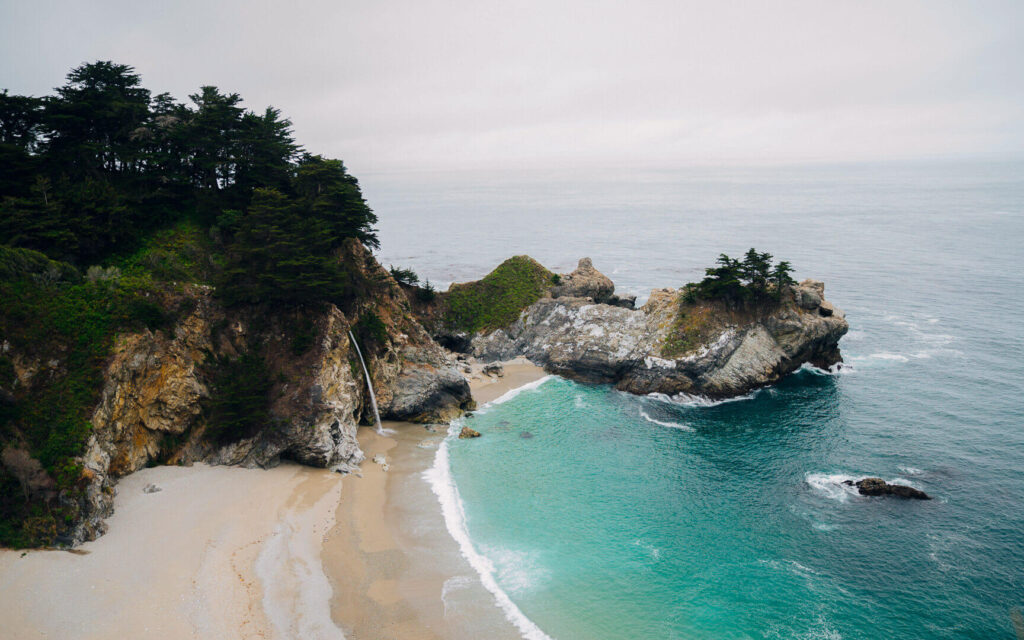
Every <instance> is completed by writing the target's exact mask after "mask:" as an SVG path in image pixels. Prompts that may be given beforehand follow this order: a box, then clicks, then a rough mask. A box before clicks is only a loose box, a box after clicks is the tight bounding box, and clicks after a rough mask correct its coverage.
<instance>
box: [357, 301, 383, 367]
mask: <svg viewBox="0 0 1024 640" xmlns="http://www.w3.org/2000/svg"><path fill="white" fill-rule="evenodd" d="M353 329H354V331H353V333H354V334H355V335H356V338H357V339H358V340H359V342H360V346H361V347H362V349H363V352H364V354H363V355H364V356H365V355H368V354H369V353H371V352H372V350H375V349H377V348H379V347H382V346H384V345H385V344H387V341H388V328H387V327H386V326H385V325H384V322H383V321H381V319H380V318H378V317H377V314H376V313H374V312H372V311H364V312H363V314H362V315H361V316H359V321H358V322H356V324H355V327H353Z"/></svg>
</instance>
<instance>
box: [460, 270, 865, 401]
mask: <svg viewBox="0 0 1024 640" xmlns="http://www.w3.org/2000/svg"><path fill="white" fill-rule="evenodd" d="M583 267H586V268H587V269H586V270H585V271H586V272H587V278H586V281H588V282H591V283H592V284H593V286H592V287H589V288H587V287H578V286H577V287H575V288H573V289H570V291H569V293H571V294H572V296H574V297H570V296H566V295H565V293H566V291H564V290H562V291H560V290H557V289H556V290H555V291H553V293H555V294H557V295H558V297H545V298H542V299H541V300H539V301H537V302H536V303H534V304H532V305H530V306H529V307H528V308H526V309H525V310H524V311H523V313H522V314H521V315H520V317H519V319H518V320H516V321H515V322H514V323H512V324H511V325H510V326H508V327H506V328H504V329H500V330H497V331H494V332H491V333H480V334H477V335H474V336H472V338H471V340H470V348H469V350H470V352H471V353H472V354H473V355H474V356H476V357H478V358H480V359H483V360H497V359H506V358H512V357H515V356H519V355H523V356H526V357H528V358H530V359H531V360H533V361H534V362H536V363H537V364H539V365H541V366H543V367H544V368H545V369H547V370H549V371H551V372H553V373H557V374H560V375H563V376H566V377H570V378H576V379H579V380H584V381H589V382H603V383H613V384H615V385H616V386H617V387H618V388H620V389H623V390H625V391H629V392H632V393H654V392H657V393H665V394H669V395H674V394H681V393H683V394H692V395H702V396H706V397H709V398H724V397H730V396H736V395H742V394H744V393H747V392H749V391H750V390H752V389H755V388H758V387H761V386H764V385H767V384H771V383H773V382H776V381H777V380H779V378H781V377H782V376H784V375H786V374H788V373H791V372H792V371H794V370H796V369H798V368H799V367H800V366H801V365H802V364H803V363H805V362H810V363H812V364H814V365H816V366H819V367H823V368H827V367H829V366H832V365H835V364H837V363H839V362H841V361H842V357H841V355H840V353H839V348H838V343H839V339H840V338H842V336H843V335H845V333H846V331H847V330H848V328H849V327H848V324H847V322H846V319H845V317H844V316H843V313H842V311H840V310H839V309H837V308H835V307H834V306H833V305H831V304H830V303H828V302H826V301H825V300H824V298H823V295H824V285H823V284H822V283H820V282H817V281H813V280H806V281H804V282H802V283H800V284H799V285H796V286H793V287H791V288H790V289H789V290H787V291H786V292H785V293H784V295H783V296H782V299H781V300H780V301H778V302H775V301H768V302H765V303H763V304H761V305H760V306H758V307H757V308H752V309H740V310H736V309H730V308H728V307H727V306H725V305H723V304H716V303H708V302H703V303H702V302H695V303H686V302H684V301H683V300H682V297H681V294H680V292H678V291H675V290H672V289H662V290H656V291H654V292H653V293H652V295H651V297H650V300H649V301H648V302H647V304H645V305H644V306H643V307H641V308H640V309H632V308H630V305H628V304H626V305H622V304H621V301H620V300H618V299H615V298H614V296H613V295H612V291H611V290H609V287H608V286H607V284H606V283H605V281H606V280H607V278H604V276H600V274H597V275H594V273H590V271H593V269H592V266H591V265H590V264H589V260H587V261H586V264H584V261H581V269H582V268H583ZM595 273H596V272H595ZM574 275H575V274H570V276H569V277H563V278H562V279H563V281H565V280H568V281H569V282H570V283H572V282H576V284H579V283H580V282H581V281H583V279H582V278H576V277H573V276H574ZM598 276H600V277H598ZM608 282H610V281H608ZM595 300H597V301H595ZM598 301H609V302H611V304H608V303H603V302H598Z"/></svg>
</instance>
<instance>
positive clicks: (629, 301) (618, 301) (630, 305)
mask: <svg viewBox="0 0 1024 640" xmlns="http://www.w3.org/2000/svg"><path fill="white" fill-rule="evenodd" d="M605 304H610V305H612V306H613V307H622V308H623V309H636V296H616V295H613V296H612V297H610V298H608V299H607V300H606V301H605Z"/></svg>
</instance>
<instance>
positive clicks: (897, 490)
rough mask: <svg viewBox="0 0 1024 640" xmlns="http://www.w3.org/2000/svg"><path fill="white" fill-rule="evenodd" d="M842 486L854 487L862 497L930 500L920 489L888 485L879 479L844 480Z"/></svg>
mask: <svg viewBox="0 0 1024 640" xmlns="http://www.w3.org/2000/svg"><path fill="white" fill-rule="evenodd" d="M843 484H845V485H849V486H856V487H857V491H858V492H859V493H860V495H862V496H897V497H899V498H913V499H915V500H931V496H929V495H928V494H927V493H925V492H924V491H921V490H920V489H915V488H914V487H908V486H907V485H904V484H889V483H888V482H886V481H885V480H882V479H881V478H864V479H862V480H858V481H857V482H854V481H853V480H845V481H844V482H843Z"/></svg>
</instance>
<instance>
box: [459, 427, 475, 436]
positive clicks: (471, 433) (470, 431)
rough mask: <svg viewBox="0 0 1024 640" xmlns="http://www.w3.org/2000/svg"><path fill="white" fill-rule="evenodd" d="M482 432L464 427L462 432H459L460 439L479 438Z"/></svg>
mask: <svg viewBox="0 0 1024 640" xmlns="http://www.w3.org/2000/svg"><path fill="white" fill-rule="evenodd" d="M479 437H480V432H479V431H476V430H473V429H470V428H469V427H462V431H460V432H459V438H479Z"/></svg>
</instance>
